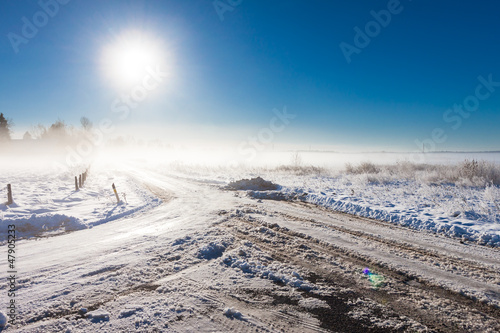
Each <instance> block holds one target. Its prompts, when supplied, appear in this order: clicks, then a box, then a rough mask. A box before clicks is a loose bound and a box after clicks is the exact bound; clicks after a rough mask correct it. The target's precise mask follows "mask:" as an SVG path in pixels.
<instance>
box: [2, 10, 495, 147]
mask: <svg viewBox="0 0 500 333" xmlns="http://www.w3.org/2000/svg"><path fill="white" fill-rule="evenodd" d="M61 1H62V0H61ZM42 2H43V3H50V2H52V1H49V0H45V1H42ZM62 2H63V1H62ZM221 2H222V3H224V4H228V3H232V4H236V6H233V7H232V11H226V12H224V13H223V17H224V20H223V21H222V20H221V19H220V16H219V15H218V13H217V11H216V9H215V8H214V3H213V1H211V0H189V1H188V0H184V1H180V0H177V1H168V0H162V1H159V0H158V1H140V0H135V1H127V0H120V1H117V0H109V1H89V0H85V1H84V0H71V1H69V2H68V3H67V4H64V5H62V4H60V5H59V8H58V11H57V13H55V15H54V16H53V17H49V16H48V15H47V17H48V22H47V24H45V25H43V24H41V25H42V26H41V27H40V28H39V29H38V32H37V33H36V35H35V36H33V37H32V38H26V41H27V43H21V44H19V45H17V48H18V52H15V47H13V43H12V42H11V40H9V37H8V36H9V34H10V33H14V34H17V35H18V36H21V37H22V36H23V32H22V29H23V25H24V24H25V23H24V22H23V17H26V18H27V19H28V20H29V21H30V22H31V23H33V19H34V16H36V15H37V13H38V12H40V11H41V10H42V8H41V7H40V5H39V3H38V2H37V1H23V0H16V1H14V0H5V1H2V2H1V3H0V29H1V32H2V38H1V42H0V55H1V62H0V73H1V79H0V112H3V113H4V114H5V115H6V116H7V117H9V118H12V119H13V120H14V123H15V124H16V126H15V127H14V130H17V131H22V130H24V129H27V128H29V126H30V125H34V124H37V123H43V124H46V125H48V124H50V123H52V122H54V121H55V120H57V119H58V118H60V119H62V120H64V121H66V122H67V123H69V124H75V125H76V124H78V121H79V118H80V117H81V116H87V117H89V118H90V119H91V120H93V121H94V122H98V121H99V120H100V119H102V118H105V117H110V118H113V117H115V118H116V114H113V112H112V111H111V105H112V103H113V101H114V100H115V98H116V97H117V96H120V94H121V93H122V92H120V91H118V90H117V88H116V86H114V85H113V84H112V83H111V82H110V80H109V77H106V76H105V75H103V68H102V64H101V63H100V59H101V54H102V52H103V51H102V50H103V49H104V48H105V47H106V46H107V45H110V44H113V43H114V42H115V41H116V40H117V39H119V38H120V36H122V35H123V34H124V33H125V32H127V31H130V30H134V31H139V32H140V33H143V34H144V35H147V36H149V37H150V38H151V40H154V41H155V42H156V43H157V44H159V45H161V48H162V50H164V51H165V53H164V54H163V55H164V58H165V64H167V66H168V70H169V72H170V73H171V74H170V76H169V77H168V79H166V80H165V82H163V83H162V84H160V86H159V87H158V88H157V89H155V90H154V91H153V92H151V94H150V95H149V96H148V97H147V98H146V100H144V101H142V102H141V103H139V105H138V106H137V108H135V109H134V110H133V111H132V115H131V116H130V117H128V119H126V120H124V121H123V124H121V125H124V126H126V125H130V124H154V125H155V126H165V128H169V126H170V127H172V126H174V127H175V126H193V128H195V127H200V126H201V127H203V126H207V127H212V128H218V129H220V131H224V130H227V131H228V133H229V132H231V129H233V130H234V129H235V128H245V129H246V130H247V132H244V133H245V135H247V134H252V133H254V134H257V133H258V132H259V130H261V129H262V128H265V127H266V126H269V122H270V120H271V119H272V118H273V113H272V109H273V108H278V109H282V108H283V106H285V105H286V107H287V110H288V112H289V113H293V114H295V115H296V118H295V119H293V120H292V121H291V123H290V124H289V125H288V126H287V128H286V129H285V130H284V131H283V132H280V133H278V134H276V140H278V141H290V142H292V143H302V144H312V145H319V144H323V145H332V146H349V145H352V146H353V147H367V148H370V149H385V150H414V149H416V144H415V140H416V139H417V140H424V139H429V138H432V131H433V130H434V129H435V128H440V129H442V131H443V133H444V135H446V136H447V138H446V140H441V141H443V142H437V143H436V150H447V149H454V150H457V149H458V150H462V149H463V150H500V131H499V130H498V129H499V125H500V112H499V106H500V83H499V87H491V86H490V88H491V89H492V90H493V89H494V91H491V92H490V91H488V90H487V88H486V87H483V88H481V90H480V92H481V93H482V95H481V96H484V95H485V94H486V93H488V97H487V98H483V99H482V100H480V101H479V105H478V106H477V110H475V111H473V112H471V113H470V116H469V117H468V118H464V117H463V116H462V115H459V114H458V113H456V112H451V111H450V112H451V113H448V114H447V117H448V121H445V120H444V119H443V115H446V112H447V110H448V109H450V108H453V105H454V104H462V103H464V100H465V99H466V98H467V97H471V96H474V95H475V93H476V92H475V91H476V87H477V86H478V85H479V84H480V83H481V82H480V81H479V80H478V76H483V77H484V78H485V79H488V76H489V75H491V76H492V80H493V81H494V82H500V62H499V59H500V19H499V15H500V3H499V2H497V1H493V0H491V1H482V2H479V3H478V2H475V1H430V0H428V1H425V0H413V1H410V0H401V1H400V4H399V5H398V6H396V5H395V3H394V2H393V3H392V4H389V3H391V1H368V0H367V1H327V0H321V1H319V0H310V1H294V0H286V1H285V0H280V1H250V0H243V1H237V0H232V1H228V0H221ZM239 2H241V3H239ZM238 3H239V4H238ZM219 4H220V3H219ZM388 4H389V5H388ZM388 6H389V7H391V6H393V7H391V8H392V10H393V11H394V12H395V13H392V14H391V20H390V22H389V23H388V24H385V25H386V26H385V27H383V26H381V25H380V24H379V25H378V27H379V28H380V29H379V30H380V31H375V30H373V31H371V32H370V33H371V34H372V35H373V37H372V38H371V39H370V41H369V43H368V44H367V45H363V47H362V48H361V47H359V48H358V53H353V54H351V57H350V58H351V59H350V60H351V61H350V63H348V61H346V57H345V56H344V54H343V51H342V49H341V47H340V44H341V43H343V42H344V43H347V44H350V45H352V46H355V40H354V39H355V35H356V32H355V30H354V28H355V27H359V28H360V29H361V30H362V31H365V28H366V24H367V23H369V22H371V21H374V20H375V19H374V17H373V16H372V15H371V14H370V12H371V11H375V12H380V11H381V10H387V9H388ZM52 9H54V8H53V7H52ZM396 12H397V13H396ZM37 19H39V20H43V14H42V15H38V17H37ZM40 22H42V21H39V23H40ZM42 23H43V22H42ZM369 26H370V24H369ZM371 27H372V28H373V27H375V28H374V29H376V25H373V24H371ZM10 36H11V38H12V34H11V35H10ZM23 38H24V37H23ZM365 44H366V43H365ZM167 54H168V56H167ZM497 89H498V90H497ZM125 92H126V91H125ZM474 98H475V97H474ZM474 98H472V99H471V98H469V99H468V101H469V102H471V101H472V102H474ZM477 100H478V99H477V98H476V101H477ZM452 117H455V118H452ZM457 117H458V118H459V119H457ZM115 118H113V119H115ZM116 123H117V124H118V123H119V121H116ZM242 133H243V132H242ZM239 139H241V138H239ZM438 141H439V140H438Z"/></svg>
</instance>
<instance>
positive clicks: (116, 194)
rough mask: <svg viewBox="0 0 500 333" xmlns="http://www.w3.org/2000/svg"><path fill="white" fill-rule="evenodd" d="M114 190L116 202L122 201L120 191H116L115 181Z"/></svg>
mask: <svg viewBox="0 0 500 333" xmlns="http://www.w3.org/2000/svg"><path fill="white" fill-rule="evenodd" d="M113 191H114V192H115V196H116V202H117V203H120V197H119V196H118V192H116V187H115V183H113Z"/></svg>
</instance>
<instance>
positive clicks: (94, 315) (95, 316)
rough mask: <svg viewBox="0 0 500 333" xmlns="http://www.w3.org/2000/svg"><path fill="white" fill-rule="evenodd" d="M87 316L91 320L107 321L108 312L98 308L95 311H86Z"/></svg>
mask: <svg viewBox="0 0 500 333" xmlns="http://www.w3.org/2000/svg"><path fill="white" fill-rule="evenodd" d="M87 318H88V319H90V320H91V321H92V322H94V323H96V322H100V321H108V320H109V312H107V311H104V310H101V309H98V310H95V311H91V312H89V313H87Z"/></svg>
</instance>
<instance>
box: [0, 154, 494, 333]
mask: <svg viewBox="0 0 500 333" xmlns="http://www.w3.org/2000/svg"><path fill="white" fill-rule="evenodd" d="M221 170H223V172H224V173H222V172H220V171H221ZM230 170H231V169H227V168H224V169H217V168H214V167H210V168H204V169H203V168H199V167H194V166H191V167H190V166H186V165H177V166H176V167H173V166H172V165H164V164H158V165H155V164H152V163H145V162H140V161H139V162H135V163H132V164H128V165H126V166H123V165H121V166H120V167H116V166H115V167H109V166H106V167H102V166H98V165H93V166H92V169H91V174H90V176H89V181H88V182H87V184H86V188H85V189H82V190H81V191H80V192H78V193H74V188H71V186H72V185H73V184H72V183H69V184H67V183H68V180H70V179H71V178H70V176H69V175H68V176H61V177H60V178H59V177H55V178H50V176H49V175H45V176H44V178H43V181H39V179H40V177H39V176H38V174H37V177H35V176H34V175H30V173H29V172H27V173H23V172H22V171H16V172H15V173H12V174H9V175H8V177H7V176H5V178H8V179H9V181H10V179H14V180H17V181H18V183H23V182H24V185H23V186H21V187H24V188H26V189H27V190H26V191H25V192H22V193H18V192H17V191H16V190H15V191H14V200H15V202H16V204H15V205H14V207H12V208H7V207H3V208H2V213H3V216H2V221H1V224H2V228H3V229H6V228H5V225H6V224H10V223H14V224H16V225H17V224H19V225H20V226H23V222H22V221H20V220H19V219H20V218H22V216H27V217H30V216H33V214H35V216H37V215H40V216H43V215H44V214H47V216H49V215H51V214H61V215H63V214H64V215H65V216H67V217H68V218H69V217H73V218H74V219H75V220H78V221H79V223H78V224H77V225H78V226H79V227H78V228H76V229H80V230H78V231H75V232H59V231H64V230H60V229H61V228H63V227H65V224H61V225H59V226H58V227H57V228H53V230H56V231H57V230H59V231H58V232H59V233H58V234H57V235H54V233H53V231H52V230H45V229H44V227H43V224H41V223H38V224H37V223H33V224H32V226H33V228H34V229H37V230H38V232H36V233H33V232H31V229H27V230H24V229H20V230H19V231H18V241H17V243H16V251H17V252H16V256H17V257H16V267H15V268H16V270H17V282H16V283H17V289H16V296H15V300H16V304H17V308H16V309H17V314H18V318H17V321H16V323H15V324H14V325H12V324H8V325H7V327H6V331H7V332H10V331H12V332H89V331H99V332H131V331H137V332H165V331H169V332H170V331H171V332H186V331H187V332H195V331H196V332H204V331H205V332H214V331H223V332H227V331H237V332H256V331H259V332H260V331H262V332H322V331H326V332H328V331H334V332H391V331H394V332H396V331H398V332H415V331H416V332H431V331H436V332H437V331H439V332H497V331H499V330H500V308H499V306H500V274H499V273H498V272H499V271H500V252H499V249H498V248H497V247H493V246H485V245H480V244H478V243H481V242H479V241H478V240H477V239H474V238H473V237H470V238H465V239H463V238H462V237H460V238H458V239H457V238H456V237H449V234H448V233H445V232H443V233H434V232H429V231H432V229H431V228H418V227H415V226H413V228H408V227H407V226H405V224H404V223H400V222H398V221H391V222H385V221H379V220H373V219H366V218H363V217H355V216H352V215H347V214H344V213H338V212H335V211H334V210H331V209H329V208H338V207H335V206H333V205H330V206H329V207H328V200H325V201H320V200H319V198H333V199H332V201H330V203H332V202H338V201H342V200H345V202H351V203H353V204H356V205H359V206H360V207H361V206H363V205H364V206H366V207H370V205H372V206H371V207H372V209H374V210H376V209H382V208H384V209H386V208H388V209H400V210H401V211H402V210H403V209H406V210H409V209H410V208H411V207H408V206H411V205H412V203H413V202H414V201H416V200H417V201H418V200H423V199H419V197H420V196H422V195H414V196H413V197H412V196H411V195H410V194H412V193H413V192H415V191H416V190H418V188H416V187H418V186H423V184H425V183H418V182H415V183H414V184H412V183H411V182H410V183H408V184H398V183H384V182H371V181H365V182H363V181H362V179H361V180H357V179H358V178H361V177H362V175H361V176H360V175H349V176H345V177H339V176H338V174H333V173H332V174H321V173H319V174H315V175H300V174H295V173H290V172H289V171H284V170H281V171H276V170H269V169H267V170H265V169H251V170H250V169H248V170H241V169H240V170H234V169H232V170H233V171H230ZM256 170H259V171H258V174H257V173H256ZM257 176H261V177H263V178H264V179H266V180H270V181H273V182H274V183H276V184H279V185H280V186H281V187H280V188H279V190H278V191H274V192H273V191H270V192H261V191H257V190H258V188H257V189H255V188H254V189H253V190H252V191H246V190H245V189H240V190H230V189H227V188H226V185H227V184H228V183H229V182H230V181H234V180H239V179H240V178H250V177H257ZM30 177H31V178H30ZM5 178H4V173H2V179H1V180H2V182H5V181H6V180H5ZM26 179H28V180H26ZM391 181H392V180H391ZM10 182H11V183H13V184H14V181H10ZM93 182H94V183H93ZM112 182H114V183H115V184H116V185H117V187H118V191H119V192H126V193H127V203H122V204H119V205H118V204H116V202H113V198H114V196H113V194H112V192H111V190H110V188H109V186H110V184H111V183H112ZM42 183H43V184H44V185H41V184H42ZM46 183H50V184H51V186H48V185H46ZM66 184H67V185H66ZM102 184H106V185H105V186H102ZM402 185H405V186H407V187H402ZM13 186H14V185H13ZM87 186H88V187H87ZM412 186H416V187H415V188H413V187H412ZM450 186H452V185H451V184H450ZM398 187H401V188H403V189H406V191H407V192H408V193H409V195H408V196H407V197H406V199H405V198H404V196H403V195H402V193H399V194H398V193H397V192H395V191H396V189H397V188H398ZM14 188H15V187H14ZM40 188H43V189H44V191H42V190H38V189H40ZM455 188H456V189H457V191H462V190H463V189H467V191H469V190H470V191H477V193H480V192H481V191H485V188H479V187H477V188H464V187H455ZM52 189H54V190H52ZM55 189H57V190H55ZM49 191H52V192H50V193H52V195H51V196H52V197H53V199H52V201H53V202H52V201H50V202H46V203H44V202H38V201H37V198H36V197H37V196H40V195H42V194H45V193H47V192H49ZM100 191H106V192H100ZM352 191H354V193H352ZM377 191H380V192H382V193H384V196H385V195H386V194H385V193H386V192H388V193H389V194H388V195H387V196H386V197H387V200H386V201H387V202H390V203H392V204H394V206H393V207H386V206H383V205H384V202H385V201H384V200H380V199H377V198H380V197H382V195H379V196H377ZM443 191H444V192H443V193H445V192H446V191H447V190H443ZM64 192H66V194H64ZM392 192H394V193H392ZM16 193H18V194H16ZM30 193H38V194H36V195H32V194H30ZM99 193H101V194H99ZM263 193H267V194H263ZM305 193H307V194H305ZM476 195H477V194H476ZM77 196H78V198H80V200H71V199H74V198H76V197H77ZM344 197H345V198H346V199H342V198H344ZM68 198H69V199H68ZM268 198H271V199H280V200H266V199H268ZM477 198H478V202H480V201H481V198H483V197H477ZM54 199H55V200H54ZM283 199H284V200H283ZM352 199H358V201H355V200H352ZM58 200H59V201H58ZM63 200H67V201H63ZM314 200H317V201H316V202H314ZM370 200H371V201H370ZM405 200H406V201H405ZM39 201H40V200H39ZM342 202H344V201H342ZM313 203H319V204H320V206H317V205H315V204H313ZM58 204H59V205H60V206H59V207H57V205H58ZM445 206H446V198H443V199H442V201H441V206H436V207H432V209H430V208H429V207H421V208H422V209H423V210H422V211H417V210H416V211H415V214H416V215H417V217H420V216H424V215H423V214H424V213H425V212H427V211H425V208H429V210H428V211H430V212H431V213H432V214H434V215H432V216H431V217H430V218H434V217H435V216H437V217H439V216H438V213H437V211H438V209H440V208H439V207H441V209H443V211H444V208H445ZM46 207H48V208H46ZM326 207H328V208H326ZM380 207H382V208H380ZM416 208H419V207H418V206H417V207H416ZM43 209H48V210H47V211H44V210H43ZM93 209H96V210H97V213H96V214H95V216H93V215H92V214H91V213H92V212H93ZM16 210H17V212H16ZM451 210H453V209H451ZM451 210H450V211H451ZM109 212H111V213H110V214H109ZM357 213H358V214H359V211H358V212H357ZM393 213H394V212H393ZM9 214H11V215H9ZM16 214H19V215H16ZM21 214H25V215H21ZM113 214H115V215H113ZM443 214H445V213H443ZM359 215H363V214H359ZM400 215H401V216H405V215H404V214H403V213H401V214H400ZM485 215H486V214H485ZM19 216H21V217H19ZM51 216H52V215H51ZM112 216H115V218H112ZM464 216H465V218H467V216H466V215H464ZM456 218H458V219H463V218H464V217H461V216H460V215H458V216H456ZM452 221H455V220H454V219H451V218H449V220H448V221H445V222H443V223H448V224H451V222H452ZM471 221H475V223H473V225H472V226H474V225H477V226H478V227H477V228H478V229H477V232H478V233H483V232H485V231H484V230H485V228H483V227H482V224H481V223H483V222H484V223H490V224H491V225H493V226H495V224H498V221H497V220H493V221H490V222H488V221H487V220H485V221H483V220H481V219H480V218H478V219H472V220H471ZM103 222H106V223H103ZM423 225H425V224H423ZM90 226H92V228H90ZM462 226H463V224H462ZM420 229H425V230H424V231H422V230H420ZM489 230H490V231H489V232H490V233H492V234H493V233H495V232H497V231H495V229H494V228H493V229H489ZM66 231H69V230H66ZM473 234H474V233H473V232H472V231H471V232H468V233H467V235H473ZM40 236H43V237H40ZM45 236H48V237H45ZM20 238H22V239H20ZM4 240H5V236H4ZM485 243H487V242H485ZM490 245H495V243H492V244H490ZM3 248H4V250H3V251H4V257H6V256H7V255H6V251H7V246H5V244H4V245H3ZM7 264H8V263H7V261H6V260H4V261H0V272H1V274H2V275H1V279H2V280H4V281H6V280H7V279H6V277H7V271H8V270H9V269H8V267H7ZM7 289H8V286H7V283H5V284H2V285H0V293H1V294H2V295H3V296H2V298H1V300H2V304H0V306H1V309H0V311H2V313H3V314H4V315H5V314H6V313H7V310H6V309H7V304H8V301H9V298H8V297H7V296H6V295H7ZM0 319H2V318H1V316H0ZM1 322H2V320H0V323H1Z"/></svg>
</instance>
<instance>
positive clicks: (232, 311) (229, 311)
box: [222, 308, 241, 319]
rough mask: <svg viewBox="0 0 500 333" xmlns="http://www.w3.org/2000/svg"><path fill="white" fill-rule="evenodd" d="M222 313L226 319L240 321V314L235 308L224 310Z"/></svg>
mask: <svg viewBox="0 0 500 333" xmlns="http://www.w3.org/2000/svg"><path fill="white" fill-rule="evenodd" d="M222 313H223V314H224V316H226V317H230V318H236V319H240V318H241V312H239V311H238V310H236V309H235V308H225V309H224V311H223V312H222Z"/></svg>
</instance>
